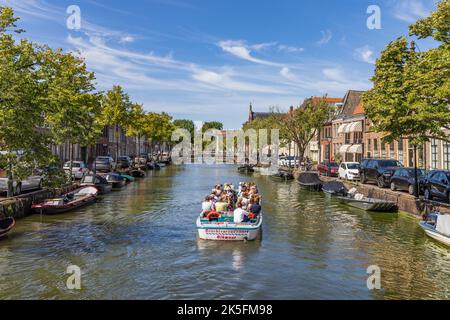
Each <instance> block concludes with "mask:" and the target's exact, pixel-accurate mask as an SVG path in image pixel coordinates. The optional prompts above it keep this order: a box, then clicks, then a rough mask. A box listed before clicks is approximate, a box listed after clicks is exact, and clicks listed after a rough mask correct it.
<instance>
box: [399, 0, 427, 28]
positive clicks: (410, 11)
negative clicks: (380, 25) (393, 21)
mask: <svg viewBox="0 0 450 320" xmlns="http://www.w3.org/2000/svg"><path fill="white" fill-rule="evenodd" d="M428 3H429V2H428ZM430 11H431V8H429V7H427V6H426V5H425V4H424V3H423V1H421V0H397V1H396V2H395V5H394V8H393V15H394V17H395V18H397V19H399V20H402V21H406V22H408V23H413V22H415V21H416V20H417V19H420V18H424V17H426V16H427V15H428V14H429V13H430Z"/></svg>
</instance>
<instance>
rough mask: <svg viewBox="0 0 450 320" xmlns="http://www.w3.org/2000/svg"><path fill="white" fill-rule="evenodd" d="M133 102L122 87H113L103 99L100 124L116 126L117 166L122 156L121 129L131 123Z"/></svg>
mask: <svg viewBox="0 0 450 320" xmlns="http://www.w3.org/2000/svg"><path fill="white" fill-rule="evenodd" d="M131 105H132V104H131V102H130V98H129V96H128V95H127V94H126V93H125V92H124V91H123V89H122V87H121V86H117V85H115V86H113V88H112V89H111V90H109V91H108V92H106V93H105V95H104V96H103V98H102V112H101V119H100V123H101V124H102V125H103V126H108V125H112V126H114V132H115V133H114V136H115V141H116V166H117V159H118V158H119V156H120V152H119V141H120V129H121V128H127V127H128V125H129V123H130V114H131Z"/></svg>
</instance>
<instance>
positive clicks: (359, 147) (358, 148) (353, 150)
mask: <svg viewBox="0 0 450 320" xmlns="http://www.w3.org/2000/svg"><path fill="white" fill-rule="evenodd" d="M362 149H363V147H362V145H361V144H354V145H352V146H351V147H350V148H349V149H348V151H347V152H348V153H358V154H362Z"/></svg>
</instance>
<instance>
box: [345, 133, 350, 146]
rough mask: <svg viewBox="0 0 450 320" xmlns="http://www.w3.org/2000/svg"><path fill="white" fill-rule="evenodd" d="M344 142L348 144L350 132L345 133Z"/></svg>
mask: <svg viewBox="0 0 450 320" xmlns="http://www.w3.org/2000/svg"><path fill="white" fill-rule="evenodd" d="M345 144H350V133H346V134H345Z"/></svg>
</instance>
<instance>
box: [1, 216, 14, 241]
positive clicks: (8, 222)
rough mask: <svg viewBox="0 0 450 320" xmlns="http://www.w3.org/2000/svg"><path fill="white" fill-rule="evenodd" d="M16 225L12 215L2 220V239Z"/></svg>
mask: <svg viewBox="0 0 450 320" xmlns="http://www.w3.org/2000/svg"><path fill="white" fill-rule="evenodd" d="M15 225H16V220H14V218H12V217H8V218H5V219H1V220H0V239H1V238H3V237H6V236H7V235H8V233H9V232H10V231H11V230H12V228H14V226H15Z"/></svg>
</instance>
